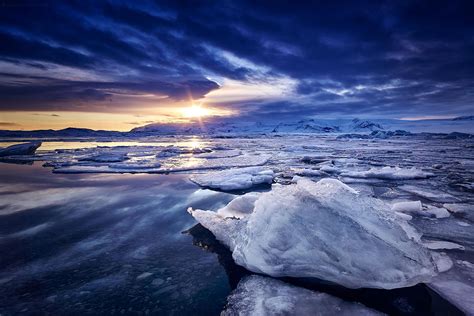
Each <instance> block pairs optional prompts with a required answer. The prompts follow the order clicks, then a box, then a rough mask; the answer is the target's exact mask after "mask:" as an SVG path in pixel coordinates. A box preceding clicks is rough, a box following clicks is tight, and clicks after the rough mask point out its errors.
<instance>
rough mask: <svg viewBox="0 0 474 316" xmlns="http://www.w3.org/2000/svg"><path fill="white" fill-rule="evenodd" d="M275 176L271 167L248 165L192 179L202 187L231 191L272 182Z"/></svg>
mask: <svg viewBox="0 0 474 316" xmlns="http://www.w3.org/2000/svg"><path fill="white" fill-rule="evenodd" d="M274 176H275V175H274V173H273V170H271V169H268V168H264V167H248V168H238V169H237V168H236V169H228V170H222V171H216V172H210V173H206V174H199V175H194V176H192V177H191V178H190V180H191V181H193V182H194V183H196V184H198V185H200V186H202V187H207V188H211V189H219V190H225V191H230V190H245V189H249V188H251V187H253V186H256V185H261V184H271V183H272V181H273V178H274Z"/></svg>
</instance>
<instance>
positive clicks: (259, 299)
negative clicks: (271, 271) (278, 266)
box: [221, 275, 382, 316]
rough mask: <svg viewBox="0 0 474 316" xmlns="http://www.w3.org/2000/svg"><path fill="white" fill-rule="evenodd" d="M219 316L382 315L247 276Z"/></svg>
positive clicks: (304, 290)
mask: <svg viewBox="0 0 474 316" xmlns="http://www.w3.org/2000/svg"><path fill="white" fill-rule="evenodd" d="M227 302H228V303H227V308H226V309H225V310H224V311H223V312H222V313H221V315H222V316H231V315H262V316H264V315H382V314H381V313H379V312H377V311H375V310H373V309H370V308H368V307H366V306H364V305H362V304H360V303H354V302H347V301H344V300H342V299H340V298H337V297H335V296H332V295H329V294H326V293H321V292H314V291H310V290H307V289H304V288H300V287H296V286H293V285H290V284H287V283H285V282H282V281H278V280H275V279H272V278H268V277H262V276H257V275H251V276H248V277H245V278H244V279H242V280H241V281H240V282H239V285H238V286H237V288H236V289H235V290H234V291H233V292H232V293H231V295H229V297H228V298H227Z"/></svg>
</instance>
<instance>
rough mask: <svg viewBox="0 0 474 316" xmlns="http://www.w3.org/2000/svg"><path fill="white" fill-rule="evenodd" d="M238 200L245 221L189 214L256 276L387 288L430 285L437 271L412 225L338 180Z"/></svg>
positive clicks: (222, 215) (214, 214)
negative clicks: (429, 282)
mask: <svg viewBox="0 0 474 316" xmlns="http://www.w3.org/2000/svg"><path fill="white" fill-rule="evenodd" d="M239 198H240V199H241V200H243V201H245V203H244V204H245V212H242V214H241V215H240V216H239V217H238V218H236V217H234V216H232V217H228V215H227V214H225V213H223V212H222V211H218V212H212V211H203V210H193V209H192V208H189V209H188V211H189V212H190V213H191V214H192V215H193V216H194V218H195V219H196V220H197V221H198V222H200V223H201V224H202V225H203V226H204V227H206V228H207V229H209V230H210V231H211V232H212V233H213V234H214V235H215V236H216V238H217V239H218V240H219V241H221V242H222V243H223V244H225V245H227V246H228V247H229V248H230V250H231V251H232V256H233V258H234V260H235V262H236V263H237V264H239V265H241V266H243V267H245V268H247V269H248V270H250V271H253V272H257V273H263V274H267V275H270V276H274V277H284V276H290V277H308V278H317V279H323V280H327V281H330V282H333V283H337V284H340V285H343V286H345V287H348V288H361V287H366V288H384V289H392V288H399V287H406V286H411V285H414V284H417V283H419V282H426V281H429V280H430V279H431V277H432V276H434V275H436V273H437V268H436V265H435V263H434V261H433V258H432V256H431V253H430V252H429V251H428V250H426V249H425V248H424V247H423V246H422V245H421V244H420V243H419V242H418V240H419V237H420V236H419V235H417V233H416V231H415V230H414V229H413V228H412V227H411V226H410V225H409V224H408V223H407V222H406V221H404V220H402V219H400V218H399V217H397V216H396V215H395V214H394V213H393V212H391V211H390V210H389V207H388V206H387V205H386V204H385V203H384V202H383V201H381V200H378V199H375V198H372V197H369V196H365V195H362V194H359V193H358V192H357V191H355V190H354V189H352V188H351V187H349V186H347V185H345V184H344V183H342V182H340V181H338V180H335V179H322V180H320V181H318V182H317V183H315V182H313V181H311V180H309V179H300V180H298V182H297V184H295V185H288V186H275V187H274V188H273V190H272V191H270V192H265V193H261V194H260V195H259V196H258V197H257V198H256V197H255V195H252V196H251V199H250V197H248V198H247V195H244V196H242V197H239ZM252 204H253V205H252ZM232 208H233V209H234V207H232Z"/></svg>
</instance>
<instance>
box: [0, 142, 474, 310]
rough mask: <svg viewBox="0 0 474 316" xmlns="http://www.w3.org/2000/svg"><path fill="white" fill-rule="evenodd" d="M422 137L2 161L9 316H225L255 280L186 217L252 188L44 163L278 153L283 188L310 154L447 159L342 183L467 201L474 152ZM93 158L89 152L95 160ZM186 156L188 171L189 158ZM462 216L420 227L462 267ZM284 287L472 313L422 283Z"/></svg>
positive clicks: (467, 241)
mask: <svg viewBox="0 0 474 316" xmlns="http://www.w3.org/2000/svg"><path fill="white" fill-rule="evenodd" d="M417 141H418V143H414V141H412V140H407V141H383V140H382V141H377V142H375V141H373V140H369V141H351V142H340V141H337V140H335V139H331V138H328V139H326V138H312V137H311V138H294V139H293V138H288V139H287V138H275V139H256V140H254V139H236V140H233V139H229V140H213V141H207V140H205V139H200V138H195V139H194V138H185V139H182V140H176V139H168V140H164V141H162V140H161V139H159V140H150V141H148V142H146V141H145V142H144V141H119V142H97V141H95V142H77V141H70V142H65V141H60V142H44V143H43V145H42V147H40V150H39V154H38V155H37V156H35V159H26V160H21V159H18V160H17V161H16V162H17V163H12V161H8V162H0V315H17V314H24V315H121V314H124V315H125V314H126V315H143V314H154V315H218V314H219V313H220V312H221V311H222V310H223V309H224V308H225V304H226V298H227V296H228V295H229V294H230V292H231V291H232V290H233V289H235V287H236V286H237V284H238V282H239V280H240V279H241V278H242V277H243V276H244V275H246V274H249V273H250V272H248V271H246V270H244V269H243V268H241V267H239V266H237V265H235V263H234V262H233V260H232V257H231V254H230V252H229V251H228V250H227V249H226V248H225V247H223V246H222V245H220V244H219V243H218V242H217V241H216V240H215V238H214V237H213V236H212V234H211V233H209V232H208V231H207V230H206V229H204V228H203V227H202V226H200V225H198V224H197V223H196V221H195V220H194V219H193V218H192V216H190V215H189V214H188V213H187V211H186V209H187V208H188V207H189V206H192V207H193V208H199V209H210V210H216V209H218V208H220V207H222V206H224V205H225V204H227V203H228V202H229V201H231V200H232V199H233V198H234V197H235V196H236V194H241V193H242V192H232V194H231V193H224V192H218V191H212V190H207V189H202V188H200V187H199V186H197V185H196V184H194V183H192V182H191V181H190V180H189V174H186V173H169V174H146V173H137V174H130V173H117V174H109V173H74V174H62V173H53V172H52V169H51V168H45V167H43V164H44V161H43V160H41V159H45V160H46V159H52V158H57V157H59V158H57V159H59V160H61V159H62V158H61V157H63V156H61V155H66V158H65V159H64V162H65V163H69V161H75V160H74V159H76V160H77V157H76V156H75V155H84V153H83V151H82V149H81V150H80V151H76V150H75V149H76V148H83V149H87V150H90V153H92V154H95V153H96V152H99V153H100V152H104V151H107V152H114V150H116V151H120V152H122V151H127V150H128V151H129V152H130V153H132V154H130V153H129V155H130V156H132V157H133V155H139V154H141V151H143V152H144V153H143V155H144V156H146V157H148V156H149V155H150V152H149V151H150V149H149V148H150V147H153V146H168V145H174V146H185V147H189V148H200V147H204V146H208V145H209V144H211V145H213V146H215V147H216V148H217V146H221V147H222V146H224V147H225V148H244V149H245V150H247V151H251V152H253V153H256V154H257V155H259V154H260V153H264V154H267V153H272V154H273V155H274V156H273V159H272V160H271V161H270V162H269V165H270V166H272V167H273V168H277V169H280V170H283V171H284V172H282V173H281V174H282V176H281V177H280V179H279V180H278V181H280V182H282V183H284V182H285V181H287V180H285V179H286V178H285V177H284V174H285V172H287V171H286V170H287V169H289V167H292V166H293V167H298V168H301V167H303V166H304V164H303V163H302V162H301V161H300V160H301V157H303V156H304V155H308V153H309V154H313V152H316V153H317V154H318V156H316V157H320V156H322V155H324V157H328V159H329V158H330V159H333V160H334V161H335V166H338V167H340V168H351V167H353V166H352V165H353V164H354V161H353V160H354V159H352V160H350V159H349V158H352V157H358V158H359V160H358V163H360V164H364V166H365V165H366V164H370V165H372V166H374V165H375V166H378V165H380V164H381V163H382V162H383V163H384V164H389V163H391V164H394V165H407V166H413V165H415V166H421V167H423V166H428V165H431V164H433V163H438V162H442V163H444V164H445V165H446V168H444V167H443V168H442V169H440V170H438V169H434V168H432V170H433V172H437V173H438V174H439V175H437V177H435V178H434V179H429V180H410V181H392V180H388V181H380V180H377V179H376V180H371V181H368V180H365V179H364V180H363V181H362V180H357V179H352V182H351V181H350V180H351V179H344V181H346V182H350V183H351V184H350V185H352V186H354V187H356V188H357V189H359V190H361V191H362V192H366V191H367V192H370V194H372V195H375V196H378V197H380V198H384V197H387V196H389V197H391V198H392V195H393V196H394V197H395V198H408V199H421V198H419V197H415V196H411V195H410V196H408V195H407V194H408V193H406V192H405V193H403V191H400V190H397V187H398V186H401V185H404V184H412V185H421V186H422V187H424V188H430V189H437V188H443V189H444V188H447V187H451V188H453V189H452V191H450V192H451V193H453V194H457V195H456V196H457V197H462V198H464V199H466V200H467V201H468V202H469V201H470V200H469V199H470V198H471V196H472V194H471V193H468V192H465V191H463V190H464V188H463V187H460V186H459V185H458V183H461V184H463V183H465V182H466V181H470V179H471V173H470V172H469V171H466V170H469V168H468V167H469V166H470V165H471V163H472V159H470V158H469V157H470V153H471V152H472V147H467V146H466V145H465V144H464V143H461V144H460V145H458V144H457V143H454V142H452V141H449V142H448V141H446V140H441V141H436V140H417ZM11 144H12V143H11V142H9V143H8V144H6V145H11ZM308 144H311V145H312V146H307V145H308ZM97 146H108V147H106V148H100V147H97ZM124 146H126V148H125V147H124ZM137 146H138V147H140V146H142V147H143V149H141V148H142V147H140V148H137ZM114 148H116V149H114ZM124 148H125V149H124ZM127 148H128V149H127ZM394 148H398V149H397V151H394ZM440 148H442V151H441V150H440ZM53 149H60V150H66V151H65V152H64V151H56V152H54V151H52V150H53ZM67 150H71V151H67ZM87 150H86V151H85V154H90V153H89V151H87ZM152 151H153V155H152V156H153V157H154V154H155V153H154V150H152ZM71 157H72V158H71ZM467 158H469V159H467ZM471 158H472V157H471ZM180 159H181V160H182V161H183V163H187V161H188V160H189V159H191V158H189V157H187V156H186V155H184V156H183V158H180ZM130 161H131V162H133V161H134V160H133V159H131V160H129V163H130ZM75 163H77V162H75ZM81 163H82V162H81ZM339 163H341V164H343V165H342V166H339V165H338V164H339ZM102 164H108V162H103V163H97V162H94V163H92V164H91V167H95V166H96V165H98V166H101V165H102ZM453 174H454V175H455V177H454V176H453ZM466 179H467V180H466ZM369 180H370V179H369ZM288 181H289V180H288ZM449 185H451V186H449ZM267 189H269V188H267ZM259 190H260V189H259ZM262 190H263V189H262ZM423 202H424V203H425V202H426V203H428V202H429V201H425V200H423ZM459 220H463V221H466V220H467V219H463V218H460V217H459V216H454V215H452V216H451V217H450V218H448V219H442V220H433V219H424V218H420V219H414V220H413V223H412V224H414V225H415V226H416V227H417V228H418V229H420V230H421V231H422V232H423V233H424V234H425V236H428V237H432V238H434V239H437V238H439V239H440V240H450V241H453V242H459V243H461V244H463V245H464V246H466V250H465V251H462V252H460V251H451V252H449V255H450V256H451V258H453V259H455V261H456V259H458V260H460V261H462V260H468V261H471V262H473V261H474V257H473V256H472V251H471V248H472V247H471V245H472V244H473V238H472V236H473V235H472V227H471V226H468V227H466V226H459ZM456 262H458V261H456ZM459 271H460V270H459V267H458V264H457V263H456V267H455V268H454V269H452V272H450V273H451V274H452V275H451V276H449V278H450V280H451V279H453V280H454V279H459V280H466V281H468V282H471V279H470V278H471V276H470V275H471V274H470V272H469V273H460V272H459ZM461 272H463V271H461ZM466 276H467V277H466ZM466 278H467V279H466ZM285 281H286V282H289V283H292V284H295V285H298V286H303V287H306V288H309V289H312V290H316V291H323V292H327V293H329V294H332V295H335V296H338V297H340V298H342V299H345V300H350V301H357V302H360V303H362V304H364V305H366V306H368V307H371V308H374V309H376V310H379V311H381V312H384V313H388V314H394V315H396V314H401V315H447V314H449V315H458V314H462V313H461V312H460V311H459V310H458V309H457V308H456V307H454V306H453V305H452V304H451V303H449V302H448V301H446V300H445V299H443V298H441V297H440V296H439V295H438V294H436V293H435V292H434V291H433V290H431V289H430V288H428V287H427V286H425V285H422V284H420V285H417V286H414V287H411V288H406V289H397V290H392V291H385V290H369V289H361V290H348V289H344V288H341V287H337V286H333V285H328V284H324V283H315V282H313V281H309V280H301V279H285ZM462 295H464V294H462ZM458 298H459V297H458ZM461 300H462V297H461Z"/></svg>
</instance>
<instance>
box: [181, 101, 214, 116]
mask: <svg viewBox="0 0 474 316" xmlns="http://www.w3.org/2000/svg"><path fill="white" fill-rule="evenodd" d="M209 115H211V110H209V109H206V108H203V107H202V106H200V105H195V104H193V105H192V106H190V107H187V108H184V109H183V116H184V117H189V118H200V117H204V116H209Z"/></svg>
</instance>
